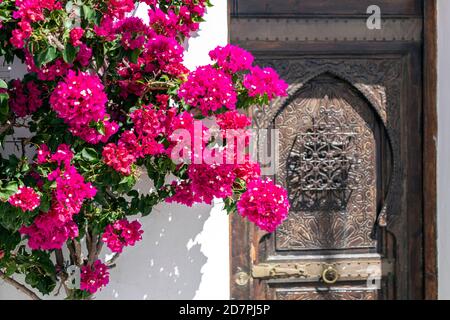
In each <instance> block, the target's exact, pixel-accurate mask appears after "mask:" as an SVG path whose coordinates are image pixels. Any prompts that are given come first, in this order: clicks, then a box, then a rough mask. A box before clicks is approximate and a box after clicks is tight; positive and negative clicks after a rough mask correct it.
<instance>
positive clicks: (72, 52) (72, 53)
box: [62, 43, 79, 63]
mask: <svg viewBox="0 0 450 320" xmlns="http://www.w3.org/2000/svg"><path fill="white" fill-rule="evenodd" d="M78 50H79V48H78V47H74V46H73V45H72V44H71V43H67V44H66V47H65V49H64V51H63V53H62V55H63V59H64V61H65V62H67V63H72V62H73V61H74V60H75V58H76V56H77V53H78Z"/></svg>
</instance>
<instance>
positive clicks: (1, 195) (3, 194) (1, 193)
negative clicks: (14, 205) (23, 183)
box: [0, 181, 19, 201]
mask: <svg viewBox="0 0 450 320" xmlns="http://www.w3.org/2000/svg"><path fill="white" fill-rule="evenodd" d="M18 188H19V184H18V183H17V181H10V182H8V183H7V184H6V186H4V187H3V186H2V187H1V188H0V199H2V200H3V201H6V200H8V199H9V197H10V196H12V195H13V194H15V193H16V192H17V189H18Z"/></svg>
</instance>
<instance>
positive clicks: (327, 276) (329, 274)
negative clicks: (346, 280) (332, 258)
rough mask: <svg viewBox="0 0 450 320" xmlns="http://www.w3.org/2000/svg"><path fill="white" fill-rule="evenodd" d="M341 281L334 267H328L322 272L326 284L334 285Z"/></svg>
mask: <svg viewBox="0 0 450 320" xmlns="http://www.w3.org/2000/svg"><path fill="white" fill-rule="evenodd" d="M338 279H339V273H338V271H337V270H336V269H335V268H334V267H333V266H330V265H328V266H326V267H325V268H324V269H323V272H322V280H323V282H325V283H328V284H333V283H336V281H338Z"/></svg>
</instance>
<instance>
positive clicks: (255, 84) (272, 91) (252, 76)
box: [243, 67, 288, 100]
mask: <svg viewBox="0 0 450 320" xmlns="http://www.w3.org/2000/svg"><path fill="white" fill-rule="evenodd" d="M243 84H244V87H245V88H247V90H248V95H249V96H250V97H255V96H264V95H267V97H268V98H269V100H271V99H273V98H275V97H277V96H281V97H284V96H286V95H287V92H286V90H287V88H288V84H287V83H286V82H284V81H283V80H281V79H280V78H279V76H278V74H277V72H276V71H275V70H274V69H272V68H264V69H262V68H260V67H253V68H252V69H251V72H250V73H249V74H247V75H245V77H244V82H243Z"/></svg>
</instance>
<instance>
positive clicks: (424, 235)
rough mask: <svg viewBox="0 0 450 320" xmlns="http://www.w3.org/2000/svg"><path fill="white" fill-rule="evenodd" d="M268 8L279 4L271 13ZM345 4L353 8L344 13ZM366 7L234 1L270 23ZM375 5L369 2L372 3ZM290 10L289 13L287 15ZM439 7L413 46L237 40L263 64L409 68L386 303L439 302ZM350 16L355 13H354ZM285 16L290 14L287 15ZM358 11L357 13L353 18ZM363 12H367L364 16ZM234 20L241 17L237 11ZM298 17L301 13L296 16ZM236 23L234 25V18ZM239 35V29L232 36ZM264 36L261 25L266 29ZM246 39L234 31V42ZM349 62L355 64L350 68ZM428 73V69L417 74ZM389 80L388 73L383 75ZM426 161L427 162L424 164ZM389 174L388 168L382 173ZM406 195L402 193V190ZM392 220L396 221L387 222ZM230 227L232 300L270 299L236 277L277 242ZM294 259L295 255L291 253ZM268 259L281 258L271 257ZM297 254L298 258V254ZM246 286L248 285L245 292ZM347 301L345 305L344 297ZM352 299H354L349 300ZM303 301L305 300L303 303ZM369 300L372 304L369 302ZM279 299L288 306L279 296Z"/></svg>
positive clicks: (431, 5)
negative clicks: (361, 63)
mask: <svg viewBox="0 0 450 320" xmlns="http://www.w3.org/2000/svg"><path fill="white" fill-rule="evenodd" d="M268 2H271V3H272V4H273V3H276V4H277V5H278V4H279V6H277V7H276V8H275V7H274V6H267V4H268ZM343 2H345V3H347V4H349V6H348V7H347V6H344V5H343V4H342V3H343ZM365 2H366V1H321V0H316V1H306V0H305V1H285V2H283V1H281V2H279V1H251V0H250V1H248V0H245V1H238V3H237V6H236V1H230V8H231V10H232V12H231V14H233V10H236V9H237V8H238V9H239V14H240V15H260V14H263V15H266V16H267V15H268V14H270V15H271V17H273V18H284V17H285V15H286V12H288V11H289V12H291V13H292V12H293V10H294V11H295V10H296V8H299V7H300V5H302V6H303V7H302V8H303V9H304V11H302V14H304V13H307V14H312V15H314V14H317V12H318V11H317V9H318V8H320V7H321V8H322V9H325V10H324V11H322V13H323V12H326V13H327V14H334V15H335V16H336V17H339V16H341V15H343V14H344V15H352V14H353V15H355V16H357V15H359V10H360V7H361V6H363V5H366V7H367V4H366V3H365ZM369 2H370V1H369ZM380 2H382V3H383V6H382V8H383V10H384V12H388V13H389V14H393V15H401V16H405V17H406V16H411V17H412V16H414V17H415V18H417V16H420V15H421V14H422V5H421V4H422V1H412V0H411V1H409V0H397V1H387V2H389V4H387V2H386V4H385V3H384V1H378V3H380ZM289 5H290V6H291V10H289ZM435 6H436V4H435V0H425V1H424V8H425V11H424V26H423V27H424V39H423V42H422V41H421V40H420V39H419V41H417V39H416V40H415V41H346V42H342V43H340V42H336V41H330V42H320V43H315V42H314V41H312V42H309V43H304V42H300V41H299V42H296V41H289V42H287V41H282V40H279V41H263V40H259V39H239V41H237V42H234V43H236V44H238V45H240V46H242V47H244V48H246V49H248V50H250V51H252V52H253V53H254V54H256V55H257V57H258V58H259V59H261V58H262V59H265V60H267V59H270V58H271V57H273V58H276V59H279V57H280V56H282V57H286V59H295V58H302V59H305V58H306V59H307V58H308V57H311V59H317V58H318V57H320V58H324V59H331V60H332V59H346V58H347V59H351V57H358V58H360V59H369V60H370V59H375V60H376V59H396V58H399V59H401V61H403V62H402V63H403V64H404V66H405V67H404V74H403V79H404V84H403V89H402V91H401V92H400V93H399V94H400V95H401V99H402V104H401V108H400V116H399V119H394V118H392V119H391V120H389V121H391V122H396V121H400V123H399V125H398V128H399V130H400V131H399V137H400V139H401V140H400V146H401V150H400V155H399V157H400V158H399V159H400V163H401V167H402V168H403V169H401V172H400V173H399V174H400V177H402V178H401V179H400V180H401V181H399V182H400V184H401V185H403V186H404V189H402V190H400V191H399V193H398V199H396V201H397V202H398V203H399V205H400V206H401V210H400V212H394V211H398V210H393V209H392V210H391V211H392V212H389V210H387V215H388V221H391V222H389V223H388V227H387V232H384V231H383V232H380V233H379V237H381V238H382V239H381V238H380V248H384V249H380V250H382V251H384V254H385V256H386V257H388V258H391V259H392V258H396V259H397V270H396V277H397V281H392V279H390V280H389V281H388V282H389V283H388V284H387V288H386V290H385V291H384V293H383V294H384V296H385V298H386V297H396V298H402V299H405V298H407V299H423V298H426V299H436V297H437V266H436V142H435V137H436V131H437V128H436V126H437V124H436V15H435V9H436V7H435ZM349 8H351V9H349ZM283 10H285V12H284V13H283ZM356 11H358V12H356ZM364 12H365V10H364ZM234 13H236V11H234ZM298 13H300V12H298ZM231 19H237V18H236V17H235V16H233V15H232V16H231ZM233 28H234V29H233ZM261 28H264V25H263V24H261ZM239 32H242V30H238V29H236V28H235V27H233V23H231V29H230V36H231V38H232V39H233V36H235V35H236V33H239ZM349 61H350V60H349ZM420 66H423V69H422V68H421V67H420ZM386 72H388V71H386ZM421 159H422V160H421ZM381 167H383V168H388V167H389V165H388V164H385V165H381ZM400 189H401V188H400ZM389 214H391V215H392V217H389ZM230 226H231V239H230V243H231V257H230V258H231V270H230V272H231V295H232V298H234V299H248V298H251V299H273V298H275V295H274V290H272V289H270V288H269V287H268V286H267V285H266V283H265V282H264V281H260V280H254V279H252V278H251V277H250V278H249V279H248V280H247V281H244V282H241V283H240V284H238V282H239V281H236V276H237V275H238V274H239V273H240V274H241V276H242V275H243V274H247V275H248V274H250V268H251V266H252V264H256V263H259V262H261V261H264V257H265V256H267V254H268V252H269V251H270V250H273V243H274V236H273V235H264V234H261V233H259V232H257V231H256V230H255V228H253V226H251V225H250V224H249V223H248V222H246V221H244V220H243V219H242V218H241V217H239V216H237V215H235V216H232V217H231V218H230ZM291 253H292V252H291ZM271 254H277V252H273V251H271ZM294 254H295V252H294ZM243 283H244V284H243ZM345 296H346V295H343V296H342V297H345ZM353 296H354V295H352V294H349V295H348V297H349V298H351V297H353ZM299 297H300V296H299ZM342 297H341V298H342ZM367 297H368V298H374V297H375V296H372V295H368V296H367ZM280 298H283V297H282V296H280Z"/></svg>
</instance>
